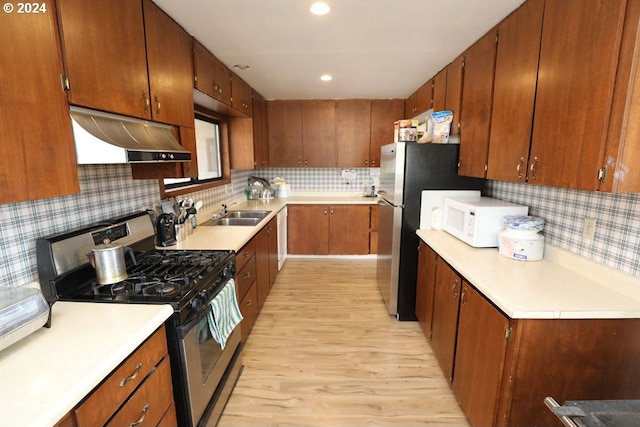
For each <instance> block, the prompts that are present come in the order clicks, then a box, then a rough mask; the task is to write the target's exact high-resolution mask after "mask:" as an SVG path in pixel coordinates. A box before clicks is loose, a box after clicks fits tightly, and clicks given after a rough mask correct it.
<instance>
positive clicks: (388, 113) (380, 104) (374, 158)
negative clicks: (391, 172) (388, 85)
mask: <svg viewBox="0 0 640 427" xmlns="http://www.w3.org/2000/svg"><path fill="white" fill-rule="evenodd" d="M403 113H404V100H402V99H374V100H372V101H371V147H370V149H371V153H370V154H369V158H370V159H371V161H370V162H369V164H370V166H371V167H372V168H377V167H380V147H382V146H383V145H386V144H391V143H392V142H393V124H394V123H395V121H396V120H401V119H402V117H404V114H403Z"/></svg>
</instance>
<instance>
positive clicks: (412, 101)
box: [402, 91, 418, 118]
mask: <svg viewBox="0 0 640 427" xmlns="http://www.w3.org/2000/svg"><path fill="white" fill-rule="evenodd" d="M416 114H418V92H417V91H416V92H413V93H412V94H411V95H409V97H408V98H407V99H405V101H404V116H403V117H402V118H411V117H414V116H415V115H416Z"/></svg>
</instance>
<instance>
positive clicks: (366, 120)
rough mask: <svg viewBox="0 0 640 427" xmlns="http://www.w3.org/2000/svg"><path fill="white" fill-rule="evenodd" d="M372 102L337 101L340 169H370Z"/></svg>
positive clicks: (364, 100) (358, 100)
mask: <svg viewBox="0 0 640 427" xmlns="http://www.w3.org/2000/svg"><path fill="white" fill-rule="evenodd" d="M370 129H371V100H368V99H349V100H339V101H336V142H337V151H338V167H347V168H350V167H360V168H363V167H369V163H370V159H369V152H370V150H369V145H370V141H371V131H370Z"/></svg>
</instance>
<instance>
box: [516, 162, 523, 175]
mask: <svg viewBox="0 0 640 427" xmlns="http://www.w3.org/2000/svg"><path fill="white" fill-rule="evenodd" d="M522 165H524V157H520V162H518V166H517V167H516V170H517V171H518V179H522Z"/></svg>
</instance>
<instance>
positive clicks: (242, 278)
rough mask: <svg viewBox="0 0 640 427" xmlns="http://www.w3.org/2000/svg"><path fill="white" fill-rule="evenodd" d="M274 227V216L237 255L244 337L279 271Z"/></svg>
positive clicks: (237, 284) (243, 338)
mask: <svg viewBox="0 0 640 427" xmlns="http://www.w3.org/2000/svg"><path fill="white" fill-rule="evenodd" d="M277 229H278V223H277V219H276V218H273V219H271V220H270V221H269V222H268V223H267V225H266V226H264V228H262V230H260V231H259V232H258V233H257V234H256V235H255V236H254V237H253V238H252V239H251V240H250V241H249V242H247V244H246V245H244V246H243V247H242V249H240V251H238V254H237V255H236V268H237V269H238V274H237V276H236V289H237V294H238V299H239V301H240V302H239V306H240V312H241V313H242V317H243V318H244V319H243V321H242V340H243V341H246V339H247V337H248V336H249V333H250V332H251V329H252V328H253V324H254V323H255V321H256V318H257V317H258V314H259V313H260V310H261V309H262V306H263V305H264V302H265V301H266V299H267V296H269V291H270V290H271V286H272V285H273V282H275V279H276V276H277V274H278V240H277V239H278V236H277V234H278V233H277Z"/></svg>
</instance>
